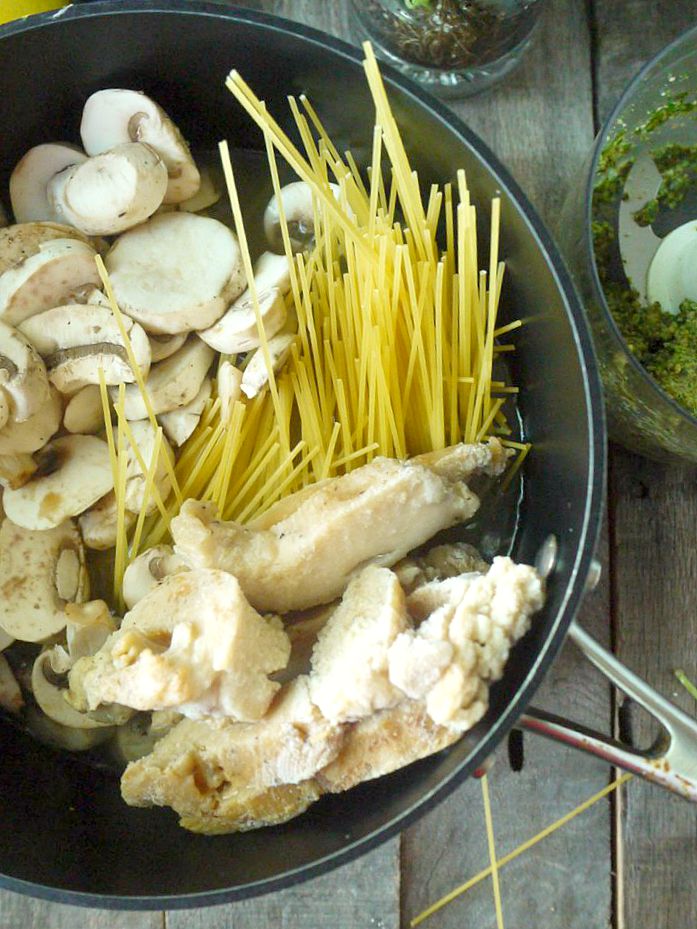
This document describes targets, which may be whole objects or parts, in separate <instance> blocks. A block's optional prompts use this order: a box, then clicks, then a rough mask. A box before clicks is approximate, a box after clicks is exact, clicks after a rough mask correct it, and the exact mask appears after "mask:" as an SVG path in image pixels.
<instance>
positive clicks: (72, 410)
mask: <svg viewBox="0 0 697 929" xmlns="http://www.w3.org/2000/svg"><path fill="white" fill-rule="evenodd" d="M63 427H64V428H65V429H66V430H67V431H68V432H72V433H79V434H80V435H94V434H95V433H97V432H101V431H102V429H103V428H104V410H103V407H102V397H101V393H100V391H99V387H97V386H96V385H95V384H88V385H87V387H83V388H82V390H78V392H77V393H76V394H74V395H73V396H72V397H71V398H70V400H69V401H68V403H67V405H66V407H65V412H64V413H63Z"/></svg>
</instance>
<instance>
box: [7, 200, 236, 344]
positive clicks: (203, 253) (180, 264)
mask: <svg viewBox="0 0 697 929" xmlns="http://www.w3.org/2000/svg"><path fill="white" fill-rule="evenodd" d="M105 263H106V267H107V270H108V272H109V275H110V277H111V283H112V286H113V288H114V294H115V296H116V299H117V300H118V303H119V306H120V307H121V309H122V310H123V312H124V313H128V315H129V316H132V317H133V318H134V319H136V320H138V322H139V323H141V325H142V326H143V328H145V329H147V330H148V331H149V332H157V333H169V334H173V333H180V332H189V331H191V330H194V329H205V328H206V327H208V326H210V325H212V324H213V323H214V322H215V321H216V319H218V318H219V317H220V316H222V314H223V312H224V311H225V308H226V306H228V305H229V303H230V301H231V300H234V298H235V297H237V296H238V295H239V293H240V292H241V291H242V289H243V288H244V270H243V267H242V259H241V255H240V249H239V245H238V244H237V238H236V237H235V235H234V233H233V232H232V230H230V229H228V227H227V226H224V225H223V224H222V223H219V222H218V221H217V220H216V219H209V218H208V217H205V216H196V215H195V214H193V213H164V214H162V215H160V216H154V217H153V218H152V219H150V220H148V222H146V223H143V224H142V225H140V226H138V227H136V228H135V229H130V230H129V231H128V232H126V233H124V234H123V235H122V236H121V237H120V238H119V239H118V241H117V242H116V243H115V245H114V246H113V248H112V249H111V251H110V252H109V253H108V254H107V256H106V259H105ZM0 281H1V279H0Z"/></svg>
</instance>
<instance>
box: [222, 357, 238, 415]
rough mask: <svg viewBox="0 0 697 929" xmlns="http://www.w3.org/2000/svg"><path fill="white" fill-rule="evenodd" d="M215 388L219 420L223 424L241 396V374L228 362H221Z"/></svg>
mask: <svg viewBox="0 0 697 929" xmlns="http://www.w3.org/2000/svg"><path fill="white" fill-rule="evenodd" d="M216 386H217V391H218V397H219V398H220V418H221V419H222V420H223V422H225V421H226V420H227V418H228V417H229V415H230V412H231V410H232V407H233V405H234V404H235V403H237V401H238V400H239V399H240V397H241V396H242V372H241V371H240V369H239V368H236V367H235V366H234V365H233V364H231V363H230V362H229V361H221V362H220V364H219V365H218V374H217V377H216Z"/></svg>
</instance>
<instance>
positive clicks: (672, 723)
mask: <svg viewBox="0 0 697 929" xmlns="http://www.w3.org/2000/svg"><path fill="white" fill-rule="evenodd" d="M569 635H570V637H571V638H572V639H573V641H574V642H575V643H576V645H577V646H578V647H579V648H580V649H581V651H582V652H583V654H584V655H585V656H586V658H587V659H588V660H589V661H590V662H591V663H592V664H594V665H595V666H596V668H598V670H599V671H601V672H602V673H603V674H604V675H605V677H607V678H608V680H609V681H610V682H611V683H612V684H614V685H615V687H618V688H619V689H620V690H621V691H623V693H625V694H626V695H627V696H628V697H630V698H631V699H632V700H634V701H635V702H636V703H638V704H639V705H640V706H642V707H643V708H644V709H645V710H646V711H647V712H649V713H650V714H651V715H652V716H653V717H654V719H656V720H657V721H658V722H659V723H660V724H661V726H662V727H663V732H662V733H661V734H660V735H659V737H658V739H657V741H656V742H655V743H654V744H653V745H652V746H651V748H650V749H649V750H648V751H646V752H642V751H640V750H639V749H635V748H632V747H631V746H627V745H623V744H622V743H621V742H617V741H616V740H614V739H610V738H608V737H607V736H604V735H602V734H601V733H599V732H594V731H593V730H591V729H586V728H584V727H582V726H577V725H576V724H575V723H572V722H569V721H568V720H565V719H562V718H561V717H558V716H553V715H552V714H551V713H545V712H543V711H542V710H535V709H532V708H529V709H528V712H527V713H526V714H525V715H523V716H522V717H521V718H520V720H519V721H518V726H520V728H522V729H526V730H528V731H529V732H537V733H538V734H540V735H544V736H547V737H548V738H550V739H554V740H555V741H556V742H562V743H563V744H565V745H571V746H572V747H574V748H578V749H580V750H581V751H584V752H588V753H590V754H591V755H596V756H597V757H598V758H602V759H604V760H605V761H608V762H609V763H610V764H613V765H616V766H617V767H618V768H624V769H625V770H626V771H631V772H632V773H633V774H636V775H638V776H639V777H643V778H644V779H645V780H648V781H652V782H653V783H655V784H658V785H659V786H660V787H664V788H666V790H671V791H673V793H676V794H679V795H680V796H681V797H684V798H685V799H687V800H691V801H693V802H697V721H695V720H694V719H692V718H691V717H690V716H688V715H687V713H684V712H683V711H682V710H681V709H679V708H678V707H677V706H675V704H673V703H671V702H670V700H666V699H665V697H662V696H661V695H660V694H659V693H657V692H656V691H655V690H653V688H651V687H649V685H648V684H647V683H646V682H645V681H642V679H641V678H640V677H637V675H636V674H634V673H633V672H632V671H630V670H629V669H628V668H626V667H625V666H624V665H623V664H622V663H621V662H620V661H618V660H617V658H615V656H614V655H613V654H612V653H611V652H609V651H607V650H606V649H605V648H603V647H602V646H601V645H599V644H598V643H597V642H596V641H595V639H593V638H592V637H591V636H589V635H588V633H587V632H585V631H584V630H583V629H581V627H580V626H578V625H576V623H573V624H572V625H571V628H570V630H569Z"/></svg>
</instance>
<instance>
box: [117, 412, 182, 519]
mask: <svg viewBox="0 0 697 929" xmlns="http://www.w3.org/2000/svg"><path fill="white" fill-rule="evenodd" d="M131 433H132V435H133V439H134V441H135V443H136V445H137V446H138V451H139V452H140V457H141V458H142V460H143V464H144V465H145V473H144V472H143V469H142V468H141V466H140V462H139V460H138V456H137V455H136V453H135V451H134V449H133V447H132V446H131V445H130V443H127V447H126V453H127V463H126V496H125V500H124V504H125V507H126V509H127V510H129V511H130V512H131V513H139V512H140V510H141V508H142V506H143V504H144V503H146V501H145V480H146V477H145V475H146V474H147V471H148V470H149V468H150V466H151V464H152V461H153V456H154V454H155V448H156V441H157V432H156V431H155V429H154V428H153V425H152V423H151V422H150V420H149V419H142V420H140V421H139V422H135V423H131ZM168 462H169V465H170V468H171V466H172V465H173V463H174V452H173V451H172V449H171V448H170V446H169V443H168V442H167V439H165V438H164V437H163V438H162V440H161V444H160V454H159V457H158V459H157V465H156V470H155V477H154V484H155V487H156V488H157V490H158V491H159V493H160V497H161V499H163V500H164V499H165V498H166V497H167V494H168V493H169V490H170V486H171V485H170V480H169V473H170V469H169V468H168V467H167V463H168ZM156 508H157V504H156V502H155V499H154V497H153V496H151V497H150V499H149V500H148V501H147V506H146V513H152V512H153V511H154V510H155V509H156Z"/></svg>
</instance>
